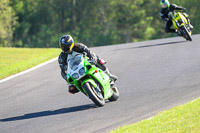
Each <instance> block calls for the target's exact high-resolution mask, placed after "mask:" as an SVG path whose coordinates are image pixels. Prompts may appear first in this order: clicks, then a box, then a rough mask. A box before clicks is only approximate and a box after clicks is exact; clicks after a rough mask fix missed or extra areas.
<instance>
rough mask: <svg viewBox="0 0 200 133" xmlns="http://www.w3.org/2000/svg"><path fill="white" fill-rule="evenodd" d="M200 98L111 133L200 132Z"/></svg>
mask: <svg viewBox="0 0 200 133" xmlns="http://www.w3.org/2000/svg"><path fill="white" fill-rule="evenodd" d="M199 132H200V98H199V99H197V100H195V101H192V102H189V103H187V104H184V105H181V106H178V107H174V108H171V109H170V110H168V111H163V112H161V113H159V114H157V115H156V116H154V117H152V118H150V119H147V120H143V121H140V122H138V123H135V124H132V125H128V126H124V127H120V128H118V129H116V130H115V131H112V132H111V133H199Z"/></svg>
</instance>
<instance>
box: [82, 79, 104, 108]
mask: <svg viewBox="0 0 200 133" xmlns="http://www.w3.org/2000/svg"><path fill="white" fill-rule="evenodd" d="M83 88H84V89H85V91H86V93H87V94H88V96H89V98H90V99H91V100H92V101H93V102H94V103H95V104H96V105H97V106H99V107H102V106H104V105H105V99H104V98H103V95H102V94H101V92H97V91H96V89H95V88H94V86H93V85H91V84H90V83H89V82H86V83H85V84H83Z"/></svg>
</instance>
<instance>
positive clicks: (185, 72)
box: [0, 35, 200, 133]
mask: <svg viewBox="0 0 200 133" xmlns="http://www.w3.org/2000/svg"><path fill="white" fill-rule="evenodd" d="M92 50H93V51H94V52H96V53H97V54H98V55H99V56H100V57H102V58H104V59H105V60H107V62H108V63H107V65H108V66H109V68H110V69H111V70H112V73H113V74H116V75H117V76H118V77H119V80H118V81H117V82H116V84H117V86H118V89H119V91H120V98H119V100H118V101H116V102H107V103H106V105H105V106H104V107H100V108H99V107H97V106H95V105H94V103H93V102H92V101H91V100H90V99H88V98H87V97H86V96H84V95H83V94H81V93H78V94H75V95H72V94H69V93H68V92H67V84H66V82H65V81H64V80H63V79H62V77H61V75H60V69H59V66H58V64H57V61H54V62H52V63H50V64H48V65H45V66H43V67H41V68H39V69H36V70H34V71H31V72H29V73H26V74H24V75H21V76H18V77H16V78H13V79H11V80H8V81H6V82H3V83H0V133H90V132H92V133H93V132H95V133H96V132H98V133H104V132H109V131H111V130H113V129H115V128H117V127H119V126H123V125H126V124H129V123H134V122H137V121H140V120H143V119H146V118H150V117H152V116H154V115H155V114H157V113H159V112H160V111H163V110H167V109H169V108H172V107H174V106H177V105H181V104H184V103H187V102H188V101H191V100H193V99H196V98H199V96H200V35H194V36H193V41H192V42H187V41H185V40H184V39H183V38H180V37H174V38H167V39H159V40H152V41H145V42H138V43H129V44H123V45H113V46H106V47H96V48H92Z"/></svg>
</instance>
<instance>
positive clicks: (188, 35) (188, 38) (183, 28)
mask: <svg viewBox="0 0 200 133" xmlns="http://www.w3.org/2000/svg"><path fill="white" fill-rule="evenodd" d="M182 30H183V32H184V34H185V36H186V39H187V40H189V41H192V37H191V35H190V34H189V32H188V30H187V28H186V27H185V26H182Z"/></svg>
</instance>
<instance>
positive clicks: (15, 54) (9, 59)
mask: <svg viewBox="0 0 200 133" xmlns="http://www.w3.org/2000/svg"><path fill="white" fill-rule="evenodd" d="M60 52H61V50H60V49H57V48H1V47H0V79H3V78H6V77H8V76H10V75H13V74H16V73H19V72H21V71H24V70H26V69H28V68H31V67H33V66H36V65H38V64H40V63H43V62H45V61H48V60H50V59H53V58H55V57H57V56H58V55H59V53H60Z"/></svg>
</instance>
